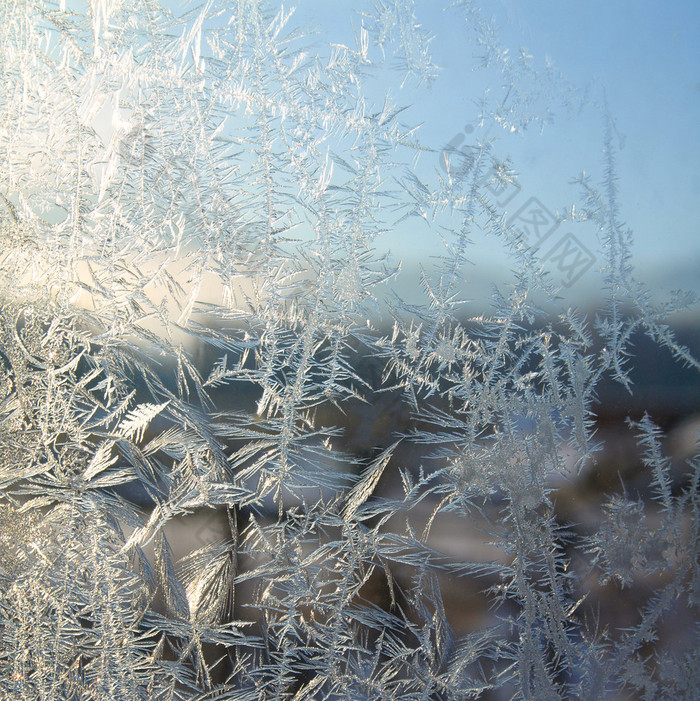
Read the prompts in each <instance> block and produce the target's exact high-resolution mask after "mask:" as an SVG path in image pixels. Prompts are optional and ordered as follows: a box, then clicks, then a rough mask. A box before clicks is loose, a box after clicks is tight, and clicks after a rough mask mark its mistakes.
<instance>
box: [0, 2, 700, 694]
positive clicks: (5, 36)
mask: <svg viewBox="0 0 700 701" xmlns="http://www.w3.org/2000/svg"><path fill="white" fill-rule="evenodd" d="M448 9H449V11H450V12H452V13H453V15H452V17H453V19H454V20H455V22H457V21H458V22H460V23H462V25H463V26H464V41H468V42H472V45H473V48H474V51H473V53H474V54H476V55H478V56H480V57H481V61H482V64H483V67H484V68H485V69H489V70H492V71H494V72H495V76H496V79H497V81H498V83H497V85H494V90H493V91H490V90H487V91H486V93H485V94H484V99H483V101H482V103H481V107H480V109H481V115H480V119H481V121H482V123H484V124H490V125H495V126H497V127H498V128H504V129H505V131H506V132H508V133H510V132H520V131H522V130H524V129H525V128H526V127H527V125H528V124H530V123H532V122H539V123H540V124H546V123H548V122H550V121H551V120H552V119H553V114H554V111H555V108H556V105H557V104H565V105H568V106H571V105H573V104H574V103H576V101H577V100H578V103H577V104H581V100H580V96H578V95H577V94H576V93H575V92H574V91H573V89H572V88H571V87H570V86H569V85H568V84H567V83H566V82H565V81H564V79H563V78H562V77H561V76H559V75H558V74H556V73H555V72H554V71H553V70H551V69H549V68H547V69H546V70H544V71H542V70H538V69H536V68H535V67H533V63H532V58H533V57H532V56H530V55H529V54H528V53H527V51H525V50H522V51H521V52H520V55H519V57H516V55H515V54H514V53H509V51H508V50H507V49H505V48H504V47H503V46H502V45H501V43H500V40H499V38H498V33H497V31H496V29H495V28H494V27H493V25H492V24H491V23H490V22H489V21H488V20H487V19H486V18H485V16H484V14H483V13H482V12H481V11H480V9H479V7H478V6H477V4H476V3H473V2H467V1H466V0H465V1H460V2H458V3H454V4H450V7H449V8H448ZM420 14H421V8H420V6H416V7H414V3H413V1H412V0H400V1H399V0H395V1H393V0H392V1H389V0H386V1H385V0H381V1H377V2H373V3H368V5H367V7H364V8H363V9H362V12H360V13H359V14H358V15H356V16H355V18H354V20H353V23H352V25H353V27H354V30H355V43H354V44H351V43H350V44H349V45H346V44H341V43H338V42H328V43H324V41H323V39H318V37H315V36H314V35H312V34H307V33H306V32H305V31H304V29H303V28H300V27H297V26H296V24H295V18H294V14H293V13H292V12H291V11H287V10H286V9H284V8H282V7H281V6H276V5H275V4H274V3H269V2H264V1H263V0H236V1H235V2H231V1H230V0H228V1H226V2H218V1H217V0H209V2H207V3H206V4H203V5H197V6H191V7H190V6H188V7H186V8H184V9H183V10H177V11H174V10H171V9H168V7H167V6H160V5H159V4H158V3H157V2H151V1H150V0H149V2H131V1H130V0H95V1H91V2H89V3H87V5H86V4H84V3H82V2H72V1H70V0H65V1H64V0H62V1H61V2H60V3H58V4H57V3H55V2H52V1H51V0H31V1H30V0H12V1H10V2H5V3H3V5H2V8H1V9H0V47H2V49H1V51H2V71H3V81H2V87H1V88H0V149H1V151H0V152H1V153H2V168H0V455H1V456H2V458H1V460H0V485H1V488H2V495H1V496H2V499H1V502H0V539H1V540H2V546H3V548H2V549H3V554H2V557H1V559H0V592H1V593H0V635H1V636H2V645H1V646H0V693H1V695H2V698H3V699H5V698H6V699H27V700H29V699H32V700H33V699H46V700H51V699H81V700H84V699H95V700H96V701H97V700H101V699H104V700H105V701H107V700H110V701H111V700H112V699H149V700H151V699H163V700H165V699H173V700H174V699H197V700H200V701H205V700H207V699H225V698H228V699H238V700H240V701H245V700H246V699H250V700H262V699H266V700H272V699H278V700H282V699H290V700H291V699H295V700H299V701H301V700H302V699H328V700H329V701H330V700H331V699H352V700H353V701H354V700H356V699H392V700H394V699H405V700H406V701H409V700H418V699H445V700H446V699H455V700H456V699H467V698H484V699H499V698H522V699H537V700H538V701H542V700H544V699H558V698H567V699H568V698H580V699H586V700H587V701H588V700H592V699H607V698H622V697H623V696H624V695H625V694H627V695H630V694H637V693H638V694H641V696H640V698H660V697H661V696H662V695H664V694H667V695H669V696H670V695H672V694H673V695H676V696H679V695H685V697H687V698H690V697H691V696H693V694H698V693H700V690H699V689H698V680H697V672H696V669H697V653H696V650H697V626H695V627H692V626H690V627H689V629H688V630H689V632H687V631H686V632H684V635H685V638H683V639H681V637H679V639H678V641H676V644H674V645H672V646H667V647H666V648H664V647H663V646H661V645H659V646H655V643H656V642H657V640H658V637H659V635H660V634H661V633H660V632H661V630H662V629H663V626H664V625H667V623H666V622H667V621H668V620H670V618H671V617H672V615H673V613H674V610H675V609H676V608H677V607H687V616H688V617H689V618H692V619H693V620H697V607H698V605H699V604H700V598H699V597H698V592H699V591H700V568H698V564H697V557H696V556H697V549H698V537H699V535H700V534H699V524H700V520H699V516H700V504H698V494H699V492H698V481H699V479H700V471H699V464H698V460H697V456H695V457H693V455H691V454H688V455H686V456H684V458H683V459H682V460H676V459H671V457H670V455H669V454H668V450H667V445H666V438H665V435H664V432H663V431H662V429H661V428H660V427H659V426H657V425H656V424H655V423H654V421H653V420H652V418H651V417H650V416H649V415H648V414H646V413H642V414H641V415H638V416H636V418H635V419H634V420H632V421H630V426H629V429H630V431H631V433H632V434H633V435H634V436H635V440H636V441H637V444H638V446H639V450H640V451H641V455H640V458H639V459H640V461H641V463H642V464H643V469H642V470H641V475H642V476H641V478H638V481H637V482H636V483H635V484H634V485H631V486H630V490H631V491H629V492H628V490H627V486H626V485H625V484H624V478H625V475H624V474H622V473H621V474H620V479H621V481H622V485H617V486H615V487H610V488H609V489H608V490H607V494H606V495H605V498H604V499H603V500H601V504H600V508H598V509H597V510H596V508H595V507H594V506H591V507H590V509H589V510H588V511H586V510H585V509H584V511H585V512H586V513H588V514H589V518H588V521H586V522H584V523H581V522H579V521H578V520H577V519H578V518H579V516H581V514H578V515H574V514H568V515H567V512H566V507H565V506H562V504H563V503H564V502H565V501H566V491H565V489H566V488H565V487H562V486H561V485H562V484H565V483H570V482H574V483H576V482H578V483H579V484H580V483H582V482H583V481H584V480H585V475H586V474H589V472H586V471H587V470H589V471H590V470H595V469H597V468H595V465H596V464H597V463H596V460H599V461H600V462H601V463H602V462H603V459H602V458H600V457H596V453H600V452H601V451H600V450H598V448H599V447H600V446H597V445H596V439H595V429H596V418H597V415H596V412H597V411H598V409H597V407H598V406H599V405H598V404H597V402H598V392H599V391H600V389H601V388H603V387H605V386H607V385H609V384H610V383H617V384H618V385H621V386H622V387H625V388H632V386H633V379H632V372H633V369H634V364H635V358H634V348H635V344H636V343H638V342H639V338H640V337H641V335H645V336H646V337H647V338H648V339H651V341H653V342H654V343H655V344H657V345H658V346H659V347H664V348H666V349H668V350H669V351H670V353H671V354H672V355H673V356H674V358H675V359H676V361H677V362H678V363H679V364H681V365H683V366H688V367H690V368H692V369H694V371H697V369H698V367H699V364H698V361H697V360H696V359H695V358H694V356H693V354H692V353H691V351H690V350H689V349H688V348H686V347H685V346H684V345H682V344H681V343H680V342H679V341H678V340H677V339H676V336H675V335H674V333H673V330H672V328H671V327H670V325H668V323H667V320H668V318H669V317H670V315H671V314H672V313H673V312H674V311H676V310H679V309H682V308H684V307H685V306H687V305H688V304H689V303H690V302H692V300H691V299H689V298H687V297H684V296H683V295H681V294H678V295H676V296H675V297H674V298H673V299H671V301H670V302H668V303H666V304H663V305H660V304H658V303H653V302H652V301H651V296H650V295H649V293H648V291H647V290H646V288H645V287H644V285H643V284H642V283H640V282H639V281H637V280H636V279H635V278H634V275H633V269H632V266H631V234H630V232H629V231H628V230H627V229H626V227H625V225H624V223H623V222H622V216H623V214H622V212H621V211H620V205H619V203H618V200H619V197H618V190H617V187H618V186H617V170H616V161H617V159H618V154H617V151H616V140H615V125H614V121H613V118H612V116H611V115H610V113H609V111H608V110H607V108H605V107H604V106H602V107H601V124H602V125H603V128H602V130H601V133H602V135H601V139H602V141H603V144H604V161H603V164H602V167H601V166H600V164H598V163H596V162H595V161H594V162H592V163H590V164H588V163H587V164H582V165H585V167H586V168H588V169H593V170H594V171H595V170H596V169H598V170H601V171H602V172H601V175H600V176H599V177H598V178H596V177H591V176H581V178H580V180H579V185H580V193H581V194H580V197H581V200H580V203H577V205H576V209H578V211H580V212H582V215H581V216H582V218H584V219H585V220H586V221H589V222H594V223H595V225H596V226H597V227H598V230H599V242H597V243H596V242H595V241H588V242H586V246H587V247H588V248H592V249H593V248H594V249H595V250H596V255H597V256H599V257H600V258H599V260H600V261H601V262H602V272H601V275H602V285H601V286H602V287H603V288H604V290H605V293H606V295H607V299H606V301H605V303H604V304H602V305H601V306H600V308H599V309H598V310H597V313H596V314H595V315H590V317H587V316H586V315H585V314H584V313H583V312H576V311H573V310H571V309H569V308H568V307H567V306H566V305H563V304H562V305H560V308H557V304H558V300H559V299H560V298H559V297H557V292H558V288H557V282H556V281H555V280H553V278H552V276H551V275H550V274H549V273H548V272H547V268H546V265H545V263H546V260H547V257H546V256H547V252H546V251H545V250H544V248H540V246H539V243H540V241H539V239H542V240H544V239H545V238H546V235H548V234H545V233H542V235H541V236H539V238H538V232H539V231H540V229H538V228H537V227H545V226H546V227H550V228H551V227H556V226H557V222H556V221H554V220H553V219H552V220H550V219H549V218H548V217H549V214H548V213H547V212H546V208H544V207H543V206H540V205H541V203H539V204H538V203H535V205H537V207H538V208H537V207H536V208H535V209H537V211H536V214H537V216H538V217H539V219H532V220H531V224H532V222H534V224H532V226H534V227H535V229H534V231H535V234H536V238H537V239H538V240H537V241H536V242H533V240H532V238H528V230H527V226H526V225H525V224H524V223H523V222H525V221H526V220H525V219H523V220H522V221H520V222H519V221H517V220H515V221H514V220H513V217H512V216H511V215H512V209H508V207H507V206H506V204H504V202H505V201H506V200H508V199H509V197H510V195H509V194H508V193H509V192H511V191H513V192H515V191H517V190H519V189H520V187H521V186H520V184H519V180H518V174H517V172H516V171H515V168H517V163H515V164H513V163H511V162H510V161H509V160H508V159H504V158H502V157H501V154H499V153H496V152H495V146H494V139H493V138H488V134H486V135H485V136H484V138H481V136H480V137H479V138H475V140H474V142H473V143H471V144H470V145H469V146H468V147H467V146H466V145H465V146H463V147H461V148H460V149H459V152H458V155H460V158H457V157H453V156H455V153H457V149H456V148H452V150H451V151H450V152H445V153H444V154H443V156H444V157H443V159H442V161H440V159H439V158H438V157H437V156H438V154H437V153H436V151H435V149H436V148H437V146H436V145H434V144H433V145H424V144H423V143H422V141H421V132H420V130H419V129H417V128H416V127H415V126H414V125H411V124H406V123H404V121H403V120H404V119H405V114H404V110H403V106H400V105H396V104H395V103H394V100H395V99H396V95H398V94H400V93H401V86H402V85H404V84H405V85H409V84H410V85H412V86H414V87H415V88H416V89H418V88H422V86H423V85H426V86H427V85H430V84H431V83H434V82H436V81H437V80H438V79H439V73H438V71H437V69H436V65H435V63H434V62H433V57H432V55H431V53H430V45H431V34H430V31H429V29H430V28H429V27H424V26H422V24H421V22H419V21H418V19H417V16H420ZM348 23H349V24H350V19H348ZM397 62H398V65H397ZM385 64H388V65H385ZM387 76H395V78H396V84H395V86H394V88H395V89H394V91H393V93H392V94H390V93H389V91H388V90H387V86H386V85H385V84H384V83H383V81H384V80H389V78H387ZM377 77H380V78H381V81H379V82H380V83H381V89H380V90H378V89H377V84H376V82H377V81H376V80H375V79H376V78H377ZM373 81H374V82H373ZM460 143H461V142H460ZM430 146H432V148H431V147H430ZM425 154H430V155H434V156H436V158H435V167H434V168H432V169H430V168H425V167H421V166H418V165H416V163H417V162H418V161H416V157H417V156H419V155H425ZM513 188H514V190H513ZM533 211H534V210H533ZM574 211H575V208H574V207H572V208H571V218H572V219H573V218H574ZM416 222H418V223H416ZM413 224H415V226H419V225H420V226H423V227H426V228H424V229H420V231H421V232H429V233H428V234H425V235H426V236H427V235H429V236H430V237H431V239H430V241H431V243H430V244H429V245H430V256H431V259H430V261H428V260H427V259H426V260H425V261H423V266H422V268H421V270H420V273H419V274H418V275H417V276H416V279H415V280H414V281H413V283H412V285H411V289H410V290H409V291H408V292H404V291H402V288H397V289H396V290H395V291H393V292H390V291H389V290H390V287H389V286H388V283H392V282H393V281H395V280H396V278H397V276H398V275H399V272H400V269H401V265H400V261H399V260H398V256H397V254H399V255H400V253H401V252H400V251H394V255H391V254H389V253H388V252H387V250H386V248H385V247H384V246H383V245H382V244H381V241H382V239H383V237H384V236H385V235H386V234H387V233H389V234H391V233H395V232H398V233H400V234H402V235H403V234H404V232H408V233H407V234H405V235H406V236H414V237H415V236H416V235H417V234H416V232H417V231H418V229H416V228H411V226H412V225H413ZM406 227H408V228H406ZM542 231H544V229H542ZM420 235H421V236H422V235H424V234H423V233H421V234H420ZM482 235H483V236H486V237H488V240H489V241H490V245H491V246H492V247H494V248H498V249H500V250H502V251H503V252H504V253H505V254H506V255H507V256H509V259H510V267H511V269H512V273H513V276H512V279H511V280H510V282H509V283H508V284H497V285H495V286H494V289H493V294H492V296H491V297H490V298H489V299H488V300H486V302H487V304H488V306H486V305H483V306H482V308H480V309H479V310H478V313H472V311H473V310H474V309H475V307H474V306H473V305H471V298H470V294H471V293H470V291H469V275H468V270H469V264H470V252H471V246H472V244H473V242H474V240H475V239H476V237H478V236H482ZM584 248H585V250H588V248H586V247H584ZM567 250H568V249H567ZM559 255H560V257H561V256H562V255H563V254H562V253H561V252H560V253H559ZM581 255H583V254H581ZM431 261H432V262H431ZM401 275H404V273H401ZM564 284H565V285H566V284H568V283H567V281H566V280H565V281H564ZM543 299H544V300H546V303H543V302H542V300H543ZM409 300H410V301H409ZM545 307H546V309H545ZM553 309H554V311H555V313H554V314H553V313H552V311H553ZM695 449H696V445H695V446H694V448H693V450H695ZM690 452H691V453H692V452H693V451H690ZM591 466H593V467H591ZM601 469H602V468H601ZM614 471H615V474H617V471H616V470H614ZM639 480H641V481H639ZM581 489H583V487H581ZM591 513H592V514H593V515H592V516H591V515H590V514H591ZM178 529H181V530H180V531H178ZM178 534H179V535H178ZM640 581H644V582H647V583H649V585H650V586H651V587H652V588H653V595H652V596H648V597H647V598H646V599H644V600H643V601H640V602H639V605H638V610H637V611H636V612H634V615H632V614H630V615H631V619H630V620H615V619H614V618H613V617H609V618H606V617H605V616H606V612H605V611H603V612H602V613H601V611H600V601H601V597H600V590H601V589H606V588H615V587H618V588H621V587H625V588H626V590H629V588H630V587H632V586H633V585H634V584H635V582H637V583H638V582H640ZM455 589H457V590H459V592H460V595H459V597H458V599H459V603H458V604H456V605H455V603H454V600H453V599H454V590H455ZM448 597H449V599H450V601H449V602H448V601H447V599H448ZM455 612H458V613H459V615H460V616H462V617H466V618H468V622H467V623H464V622H463V621H462V622H458V621H457V620H456V613H455ZM684 615H685V614H684ZM664 689H665V690H666V691H663V690H664Z"/></svg>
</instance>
